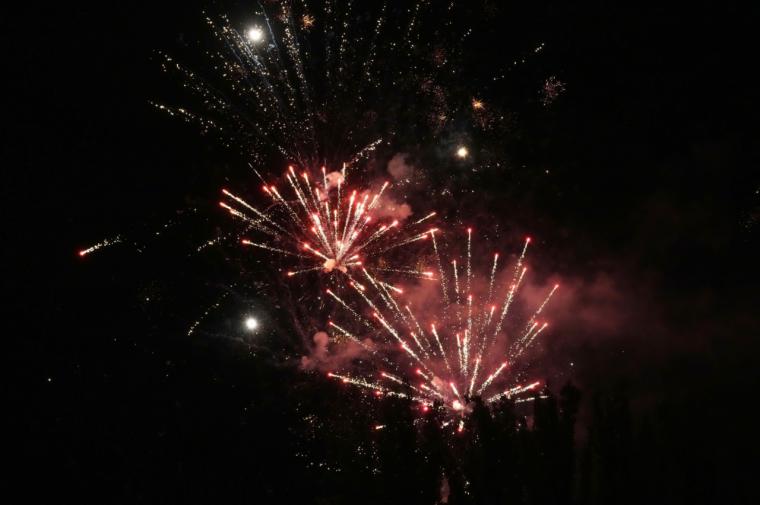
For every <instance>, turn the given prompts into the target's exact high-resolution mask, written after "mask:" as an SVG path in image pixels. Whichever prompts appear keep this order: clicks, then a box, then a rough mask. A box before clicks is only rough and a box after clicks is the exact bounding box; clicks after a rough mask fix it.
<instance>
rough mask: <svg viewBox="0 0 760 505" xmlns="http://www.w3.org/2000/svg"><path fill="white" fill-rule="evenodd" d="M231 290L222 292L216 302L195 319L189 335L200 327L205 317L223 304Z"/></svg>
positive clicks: (188, 332) (188, 331) (189, 329)
mask: <svg viewBox="0 0 760 505" xmlns="http://www.w3.org/2000/svg"><path fill="white" fill-rule="evenodd" d="M229 294H230V292H229V291H227V292H225V293H223V294H222V296H220V297H219V298H218V299H217V300H216V301H215V302H214V303H212V304H211V305H209V306H208V307H207V308H206V310H204V311H203V313H202V314H201V315H200V317H198V319H196V320H195V321H193V324H191V325H190V327H189V328H188V330H187V336H188V337H189V336H191V335H192V334H193V333H195V330H196V329H197V328H198V326H199V325H200V324H201V323H202V322H203V320H204V319H206V318H207V317H208V315H209V314H210V313H211V312H213V311H215V310H216V309H218V308H219V306H220V305H221V304H222V301H223V300H224V299H225V298H227V297H228V296H229Z"/></svg>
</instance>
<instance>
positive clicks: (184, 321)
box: [2, 2, 760, 465]
mask: <svg viewBox="0 0 760 505" xmlns="http://www.w3.org/2000/svg"><path fill="white" fill-rule="evenodd" d="M524 3H526V2H521V4H524ZM527 3H533V2H527ZM566 4H567V2H549V3H544V4H543V5H542V6H535V7H530V6H525V5H520V6H515V8H514V9H509V8H508V9H507V11H508V12H509V16H508V17H507V20H505V24H506V25H507V26H508V27H509V28H510V30H507V31H508V33H505V37H504V47H496V46H494V47H493V48H492V49H491V50H492V51H493V53H492V54H488V53H487V52H486V54H484V55H481V56H483V57H484V59H489V58H497V57H499V55H501V54H513V53H514V49H513V48H514V46H515V45H518V46H519V47H520V50H525V49H529V48H530V47H532V45H533V44H534V42H536V41H545V42H546V44H547V51H546V54H545V55H544V56H543V59H542V60H541V62H540V65H538V67H537V68H533V69H532V70H529V71H528V76H527V77H525V79H526V80H530V79H534V80H535V82H536V83H538V82H540V81H539V80H538V79H539V78H541V77H546V76H547V75H550V74H555V75H557V76H559V77H560V78H561V79H562V80H563V81H564V82H566V84H567V91H566V93H565V94H564V95H562V96H561V97H560V99H559V100H558V102H557V103H556V105H555V107H554V109H553V111H552V113H551V114H550V115H541V114H538V113H534V114H531V113H529V112H524V113H523V114H521V121H523V127H524V132H525V133H526V135H533V136H535V139H536V140H535V141H527V142H524V143H523V144H522V146H523V147H522V150H521V152H520V153H518V154H517V155H516V156H517V157H518V159H522V160H524V163H526V164H528V165H529V166H534V167H535V168H536V170H543V169H545V168H550V169H551V172H552V174H553V175H552V176H551V178H547V179H546V181H545V182H544V183H542V184H540V185H536V184H535V183H533V184H532V185H530V186H529V187H528V188H527V190H526V194H525V196H524V199H523V200H522V201H521V202H519V203H518V204H515V205H516V206H515V207H510V206H509V205H507V204H503V205H501V204H498V202H499V200H500V196H499V193H498V192H499V191H500V190H499V188H492V187H489V188H487V189H488V190H489V191H493V194H492V196H490V198H491V201H494V202H497V203H495V205H496V207H497V208H496V210H493V211H492V212H494V213H495V214H497V215H503V216H504V217H505V219H507V217H506V216H507V214H506V213H507V212H509V211H510V210H512V211H514V210H515V209H517V210H518V211H519V212H521V214H520V217H521V218H522V219H523V220H524V221H525V222H527V223H528V227H530V228H532V229H533V230H534V233H537V234H539V235H541V236H542V237H543V239H544V240H543V243H544V244H546V245H545V251H546V252H545V253H543V255H541V256H540V257H541V259H542V260H543V261H544V262H545V263H548V265H547V266H546V268H550V269H552V270H553V271H555V272H557V273H558V275H560V276H563V277H564V278H566V279H570V281H569V284H570V285H571V286H573V287H574V288H576V289H577V292H575V295H576V296H575V297H574V298H572V300H568V303H570V304H571V306H572V307H573V311H570V312H571V313H565V314H564V315H562V316H561V317H562V320H563V321H565V320H566V321H567V325H568V327H567V331H566V332H565V335H564V336H562V337H558V339H557V344H556V348H554V349H552V350H551V351H552V353H551V354H552V355H553V356H554V357H553V358H551V359H549V362H550V363H551V367H552V369H556V368H559V369H561V370H562V373H563V374H565V376H570V377H572V378H574V380H576V382H579V383H580V384H581V385H582V387H583V388H585V389H586V390H594V389H595V388H601V387H604V386H607V385H609V384H611V383H613V382H615V381H617V380H620V379H625V380H626V381H627V382H628V383H629V384H630V387H631V388H632V390H633V391H634V395H633V400H634V403H635V404H637V405H642V409H646V408H649V407H652V406H653V405H654V404H656V403H657V402H674V404H676V405H684V406H683V409H684V412H688V414H684V417H686V416H687V415H692V413H693V411H692V410H688V409H690V408H692V407H693V406H694V405H697V404H700V405H703V409H704V411H701V415H703V416H704V417H703V418H701V419H700V420H699V422H700V423H702V424H701V426H704V427H705V428H706V427H707V426H709V425H710V424H711V423H713V422H714V423H720V424H721V425H722V426H724V427H725V428H726V430H728V431H731V430H733V429H736V428H744V427H746V426H748V425H749V420H748V419H749V418H748V417H747V416H744V415H734V414H733V413H732V412H731V411H732V409H734V408H736V405H737V403H741V402H748V401H749V400H746V399H745V398H746V395H747V394H750V393H756V391H752V390H751V389H750V387H752V386H754V385H756V379H757V373H756V356H757V352H758V351H759V350H760V348H759V346H758V339H757V337H758V322H759V321H758V319H759V318H760V315H759V313H758V298H757V296H756V293H755V290H756V287H757V281H758V276H757V273H758V272H757V258H758V257H760V255H759V254H758V253H760V250H759V249H758V232H759V231H758V226H760V225H759V224H758V222H757V221H758V220H759V219H760V194H758V192H759V191H760V177H758V169H757V167H758V162H759V161H760V159H759V157H758V147H757V140H756V130H757V129H756V125H755V123H756V118H757V101H758V98H757V96H758V93H757V81H756V78H755V77H754V75H753V74H754V68H753V67H754V66H755V59H756V58H755V55H754V54H753V53H752V51H751V50H750V47H749V41H750V39H751V38H752V33H753V31H754V30H756V26H755V25H756V20H757V12H754V13H751V12H745V11H742V10H741V9H739V8H732V7H730V6H727V5H725V4H722V3H721V4H720V5H718V3H717V2H716V3H715V5H711V4H709V3H697V5H690V6H689V7H688V9H685V10H682V9H677V8H675V7H667V8H666V7H646V6H640V5H637V6H636V8H634V7H628V8H620V9H619V10H616V8H614V7H613V6H612V4H610V5H607V3H605V2H588V3H586V4H585V5H583V6H572V7H571V6H568V5H566ZM202 7H203V4H202V3H201V2H191V3H187V2H183V3H180V4H176V5H174V6H169V5H168V4H163V3H162V4H160V5H151V6H132V5H129V3H123V2H122V3H118V2H117V3H113V2H111V3H108V2H101V3H98V4H93V5H83V4H74V5H71V4H66V5H61V4H59V5H56V6H54V7H47V6H45V7H43V6H42V5H41V4H37V5H32V6H30V7H28V8H27V10H26V11H25V12H22V13H20V15H19V16H18V17H14V18H13V19H11V18H8V19H6V20H4V22H3V23H4V24H8V25H9V26H7V27H5V28H4V31H5V32H6V34H9V35H11V36H10V37H9V40H8V41H7V42H6V51H8V50H10V51H11V52H14V53H17V54H20V56H21V61H20V62H19V63H15V62H14V63H13V64H11V63H6V65H4V67H5V72H4V74H5V75H6V80H7V79H8V78H10V80H11V81H12V84H13V86H12V90H11V91H10V92H6V94H5V97H6V99H8V102H9V103H8V104H7V105H6V110H10V112H11V113H10V115H8V114H6V115H5V117H6V121H5V124H6V127H5V130H6V134H5V135H4V137H5V138H6V140H7V141H8V142H7V144H8V145H6V146H5V147H4V151H5V153H6V154H5V155H4V156H3V158H4V160H5V161H4V163H3V170H2V178H3V183H2V188H3V200H4V202H5V203H6V204H7V206H8V209H9V210H8V211H6V213H5V218H6V223H7V224H6V226H3V235H4V236H5V240H4V242H5V247H4V250H5V251H4V255H5V256H6V257H5V258H4V262H3V264H4V271H5V275H4V277H5V278H6V279H7V281H6V282H5V283H4V284H5V285H6V297H4V298H6V300H7V301H6V307H7V308H9V309H10V312H11V316H10V318H9V320H8V321H9V322H11V323H12V324H11V325H10V326H9V327H8V328H7V330H6V331H7V333H6V335H5V337H6V340H7V341H10V342H11V343H12V344H13V346H14V348H16V347H18V349H19V350H20V352H19V353H14V360H15V365H14V371H15V372H16V373H15V374H14V375H15V377H16V380H15V381H14V383H13V385H12V386H11V387H12V389H13V391H14V393H15V394H14V397H16V398H17V399H19V400H21V402H22V405H23V407H21V408H20V409H18V412H20V413H21V416H20V419H19V421H20V424H19V427H20V429H25V428H28V427H29V426H32V429H33V430H34V433H33V435H36V436H37V437H38V439H39V434H40V433H42V432H45V433H50V432H52V433H64V435H61V436H60V437H57V436H52V437H51V438H50V439H49V440H59V439H66V440H69V442H60V445H58V446H56V443H57V442H50V443H51V445H52V446H56V448H54V449H53V450H52V453H53V454H54V455H53V457H52V458H53V461H55V462H58V461H61V462H65V461H69V460H70V459H72V458H73V459H74V460H75V459H76V451H77V450H76V449H72V447H77V445H76V443H74V442H71V441H70V440H74V439H76V438H77V437H76V436H73V435H71V434H70V432H71V430H74V431H76V426H78V425H80V424H81V425H85V426H88V427H91V426H94V425H101V424H104V425H105V426H109V425H110V424H112V423H114V422H115V421H114V419H117V418H118V417H119V416H121V415H124V413H125V411H136V410H137V411H139V410H141V409H144V410H146V412H153V410H151V409H154V410H155V406H156V405H160V404H162V403H171V402H174V401H175V400H176V398H175V397H174V396H173V395H174V394H177V395H180V394H188V391H190V390H191V389H192V388H193V387H196V386H197V384H198V383H199V382H202V381H203V380H205V379H204V378H212V377H213V378H214V380H217V379H218V380H220V381H222V382H225V381H226V382H227V383H229V384H236V383H237V384H239V383H240V382H242V381H245V380H246V379H245V377H246V375H245V374H244V373H242V372H241V375H235V372H229V370H231V369H232V370H237V371H240V370H245V367H246V366H250V367H253V368H255V367H256V366H257V365H255V364H250V363H248V362H247V361H246V360H251V361H255V359H256V358H254V357H250V356H249V355H248V351H249V349H248V348H247V347H246V346H240V345H239V344H238V343H236V342H235V341H231V340H230V339H227V338H211V337H210V338H209V339H208V341H207V342H204V343H198V342H192V343H188V342H187V341H186V340H185V339H184V334H185V331H186V328H187V326H188V323H189V322H192V320H193V319H194V315H195V314H196V313H197V312H200V311H202V309H203V308H204V307H205V306H206V305H208V304H209V303H210V302H211V301H213V298H212V297H211V293H213V292H214V288H216V287H218V286H215V285H214V281H213V278H214V275H215V274H216V273H220V274H221V273H223V274H224V275H227V274H229V272H228V270H226V268H227V267H224V266H217V265H215V263H214V259H215V258H213V257H212V258H207V259H206V260H204V261H203V262H202V263H201V266H198V265H197V263H193V262H192V261H190V260H188V259H187V258H186V257H185V256H183V253H182V246H184V245H186V243H182V242H179V243H174V242H177V241H174V242H172V241H169V243H168V244H165V243H160V244H162V245H160V246H159V252H160V254H156V255H155V256H151V253H150V251H146V252H145V253H143V254H134V253H132V252H129V251H124V250H114V251H113V253H110V252H109V255H108V257H105V255H103V256H104V257H97V258H93V259H94V261H90V262H88V263H87V264H83V263H82V262H81V261H80V260H79V258H77V257H76V255H75V251H77V250H78V249H80V248H81V247H82V246H83V245H88V244H90V243H92V242H94V241H97V240H99V239H100V238H101V237H107V236H111V235H114V234H115V233H120V232H122V230H131V231H132V232H133V233H135V234H136V235H138V236H146V235H148V234H149V233H151V231H152V230H154V228H155V226H154V225H158V226H160V225H162V224H163V223H164V222H166V221H168V220H169V219H172V218H175V217H180V218H181V216H177V209H181V208H184V207H186V206H187V205H188V204H189V205H194V204H195V203H197V202H198V201H201V202H203V201H208V200H209V199H211V198H212V197H213V195H214V194H215V193H216V191H217V189H218V186H219V184H220V182H221V181H223V180H224V179H223V177H224V175H223V174H224V173H225V170H226V169H227V168H228V166H229V165H230V164H234V163H235V161H234V159H231V158H229V157H227V156H226V155H225V154H224V153H223V152H222V151H221V150H220V149H219V148H218V147H215V146H213V145H211V144H212V142H211V141H210V140H208V139H203V138H201V137H199V136H198V135H197V134H196V133H195V131H194V130H193V129H192V128H190V127H187V126H185V125H182V124H179V123H177V122H174V121H172V120H170V119H168V118H166V117H164V116H162V115H160V114H159V113H157V112H156V111H155V110H154V109H153V108H152V107H151V106H150V105H149V104H148V100H150V99H153V98H155V97H157V96H166V95H167V94H170V93H172V89H173V86H175V85H176V83H174V82H171V80H169V79H167V78H166V76H164V75H162V74H161V73H160V72H159V69H158V63H157V61H156V59H155V53H154V51H155V50H159V49H161V50H167V51H170V52H171V50H172V49H175V48H178V47H181V46H182V44H183V41H184V40H186V39H192V38H194V37H195V38H197V35H196V34H198V33H200V32H201V30H202V28H203V27H202V24H201V22H200V11H201V9H202ZM753 18H754V20H753ZM11 25H12V26H11ZM526 93H527V92H526ZM530 98H531V99H532V100H535V97H530ZM534 108H535V107H534ZM505 194H506V193H505ZM510 194H511V193H510ZM500 205H501V206H500ZM489 210H490V209H489ZM502 212H503V213H504V214H500V213H502ZM211 226H212V228H213V224H212V225H211ZM194 269H200V270H194ZM217 270H218V272H217ZM167 272H171V274H170V275H168V276H167V275H165V274H166V273H167ZM209 279H211V280H209ZM194 288H197V291H196V290H195V289H194ZM178 292H181V293H182V295H181V296H180V295H177V293H178ZM246 296H248V295H241V296H240V297H239V299H236V300H234V303H239V304H241V306H242V305H244V304H246V303H249V302H250V303H259V302H258V301H257V300H255V299H253V301H251V299H249V298H246ZM150 297H156V298H159V299H160V303H159V304H158V305H157V307H158V308H156V306H155V305H151V304H146V303H143V302H142V301H141V300H142V299H143V298H150ZM233 306H234V305H233ZM584 307H591V309H589V310H590V312H592V314H590V315H584V317H586V318H587V319H584V324H587V325H590V326H589V327H585V328H583V327H581V325H580V324H575V325H574V324H573V322H572V319H573V317H572V316H573V315H574V314H579V313H582V312H583V309H584ZM576 309H577V311H578V312H575V310H576ZM233 312H234V310H233ZM600 314H601V315H600ZM597 316H598V317H597ZM602 319H603V320H602ZM233 323H234V321H232V322H230V321H224V320H222V321H220V325H221V326H220V330H219V333H220V334H223V333H224V331H225V328H231V327H234V324H233ZM225 325H226V326H225ZM231 331H232V330H231ZM571 360H572V361H573V362H575V363H577V365H575V366H576V369H574V370H570V369H568V368H567V363H568V362H569V361H571ZM246 363H248V364H246ZM183 366H184V368H183ZM199 371H200V372H199ZM194 373H196V374H201V376H200V377H199V376H195V377H193V376H192V375H193V374H194ZM166 374H170V375H172V377H174V376H179V377H180V378H179V379H176V380H175V382H173V383H172V385H171V387H167V386H162V387H159V388H156V387H155V384H156V382H157V381H159V380H161V379H162V376H164V375H166ZM219 377H221V378H219ZM183 389H184V390H187V391H184V392H183V393H177V391H183ZM679 408H680V407H679ZM156 415H157V416H160V414H156ZM159 422H160V421H159ZM56 430H57V431H56ZM104 430H105V433H104V435H103V437H104V438H105V439H108V438H109V437H110V436H113V437H117V435H114V434H113V433H114V432H109V431H108V428H104ZM114 431H115V432H117V433H119V435H118V436H124V435H123V433H122V432H121V431H119V430H114ZM67 437H68V438H67ZM44 440H48V439H44ZM94 440H97V438H94ZM113 443H114V444H115V445H118V444H119V443H123V441H122V442H113ZM67 444H68V445H67ZM32 446H33V447H34V448H35V449H36V450H38V451H41V449H40V446H35V445H32ZM32 454H37V455H39V454H41V453H40V452H36V453H35V452H32ZM51 465H53V463H51Z"/></svg>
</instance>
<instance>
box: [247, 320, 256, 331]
mask: <svg viewBox="0 0 760 505" xmlns="http://www.w3.org/2000/svg"><path fill="white" fill-rule="evenodd" d="M258 327H259V322H258V321H257V320H256V319H255V318H253V317H249V318H246V320H245V328H246V329H247V330H249V331H254V330H255V329H256V328H258Z"/></svg>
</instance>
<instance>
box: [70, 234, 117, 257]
mask: <svg viewBox="0 0 760 505" xmlns="http://www.w3.org/2000/svg"><path fill="white" fill-rule="evenodd" d="M121 242H122V238H121V236H120V235H116V236H115V237H114V238H107V239H105V240H101V241H100V242H98V243H97V244H94V245H91V246H90V247H88V248H86V249H82V250H80V251H79V253H78V254H79V256H81V257H84V256H87V255H89V254H92V253H94V252H95V251H97V250H99V249H103V248H104V247H110V246H112V245H115V244H120V243H121Z"/></svg>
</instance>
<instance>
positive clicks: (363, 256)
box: [220, 165, 435, 290]
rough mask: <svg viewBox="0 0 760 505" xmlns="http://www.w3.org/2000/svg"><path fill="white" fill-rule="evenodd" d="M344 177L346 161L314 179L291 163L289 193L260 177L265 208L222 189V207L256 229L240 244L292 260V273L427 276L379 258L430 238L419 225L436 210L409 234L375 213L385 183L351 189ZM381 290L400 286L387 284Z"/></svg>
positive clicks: (395, 221)
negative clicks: (381, 272) (363, 270)
mask: <svg viewBox="0 0 760 505" xmlns="http://www.w3.org/2000/svg"><path fill="white" fill-rule="evenodd" d="M346 177H347V170H346V166H345V165H344V166H343V168H342V170H341V171H340V172H329V173H328V171H327V169H326V167H322V170H321V174H320V177H319V179H317V180H315V179H314V178H313V177H312V176H310V175H309V172H308V171H302V172H300V173H298V172H297V171H296V169H295V167H293V166H290V167H289V168H288V170H287V172H286V173H285V180H286V181H287V186H288V190H287V191H284V190H283V191H282V192H281V191H280V189H278V187H277V186H275V185H274V184H269V183H267V182H265V181H264V179H263V178H262V182H264V185H263V187H262V190H263V192H264V193H265V194H266V195H267V196H268V197H269V199H270V203H269V206H267V207H261V209H260V208H257V207H254V206H253V205H251V204H249V203H248V202H246V201H245V200H243V199H242V198H240V197H239V196H237V195H235V194H233V193H231V192H230V191H228V190H226V189H223V190H222V193H223V195H224V196H225V199H226V200H225V201H222V202H220V205H221V206H222V207H223V208H224V209H226V210H227V211H228V212H229V213H230V215H232V216H233V217H235V218H238V219H240V220H242V221H244V222H245V223H246V225H248V226H249V227H250V228H251V229H252V230H254V231H255V232H258V235H259V238H258V239H256V240H251V239H248V238H244V239H243V240H242V241H241V242H242V244H243V245H245V246H251V247H256V248H259V249H264V250H266V251H269V252H273V253H276V254H278V255H281V256H286V257H288V258H289V259H291V260H293V261H292V263H293V265H294V267H293V269H291V270H289V271H288V272H287V275H288V276H290V277H292V276H295V275H298V274H304V273H306V272H314V271H322V272H325V273H330V272H341V273H343V274H348V273H349V271H350V270H356V269H359V268H362V267H364V268H370V269H371V270H373V271H375V270H388V271H393V272H403V273H406V274H409V275H413V276H417V277H424V278H429V277H431V276H432V272H427V271H421V270H415V269H399V268H388V267H387V263H386V262H385V261H383V262H382V263H383V265H385V266H380V261H379V260H380V259H383V258H384V254H385V253H387V252H389V251H391V250H393V249H395V248H397V247H401V246H404V245H408V244H412V243H414V242H418V241H421V240H426V239H427V238H429V235H430V229H429V228H428V229H424V231H421V230H423V228H421V226H423V223H425V224H427V221H428V220H429V219H430V218H432V217H433V216H434V215H435V213H434V212H433V213H430V214H427V215H426V216H425V217H423V218H422V219H419V220H417V221H414V222H413V223H412V224H411V225H410V226H409V229H410V232H407V231H406V230H405V229H403V225H402V224H401V223H400V221H399V220H398V219H392V220H391V219H382V218H376V217H375V214H376V213H378V212H379V211H381V210H382V206H383V203H382V202H383V198H384V193H385V191H386V190H387V189H388V187H389V186H390V184H389V183H388V182H385V183H384V184H383V185H382V186H381V187H380V189H379V190H378V191H377V192H374V193H372V192H369V191H359V190H356V189H351V188H350V187H349V186H348V185H347V183H346ZM415 230H416V231H415ZM383 289H390V290H398V288H395V287H393V286H390V285H383Z"/></svg>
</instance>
